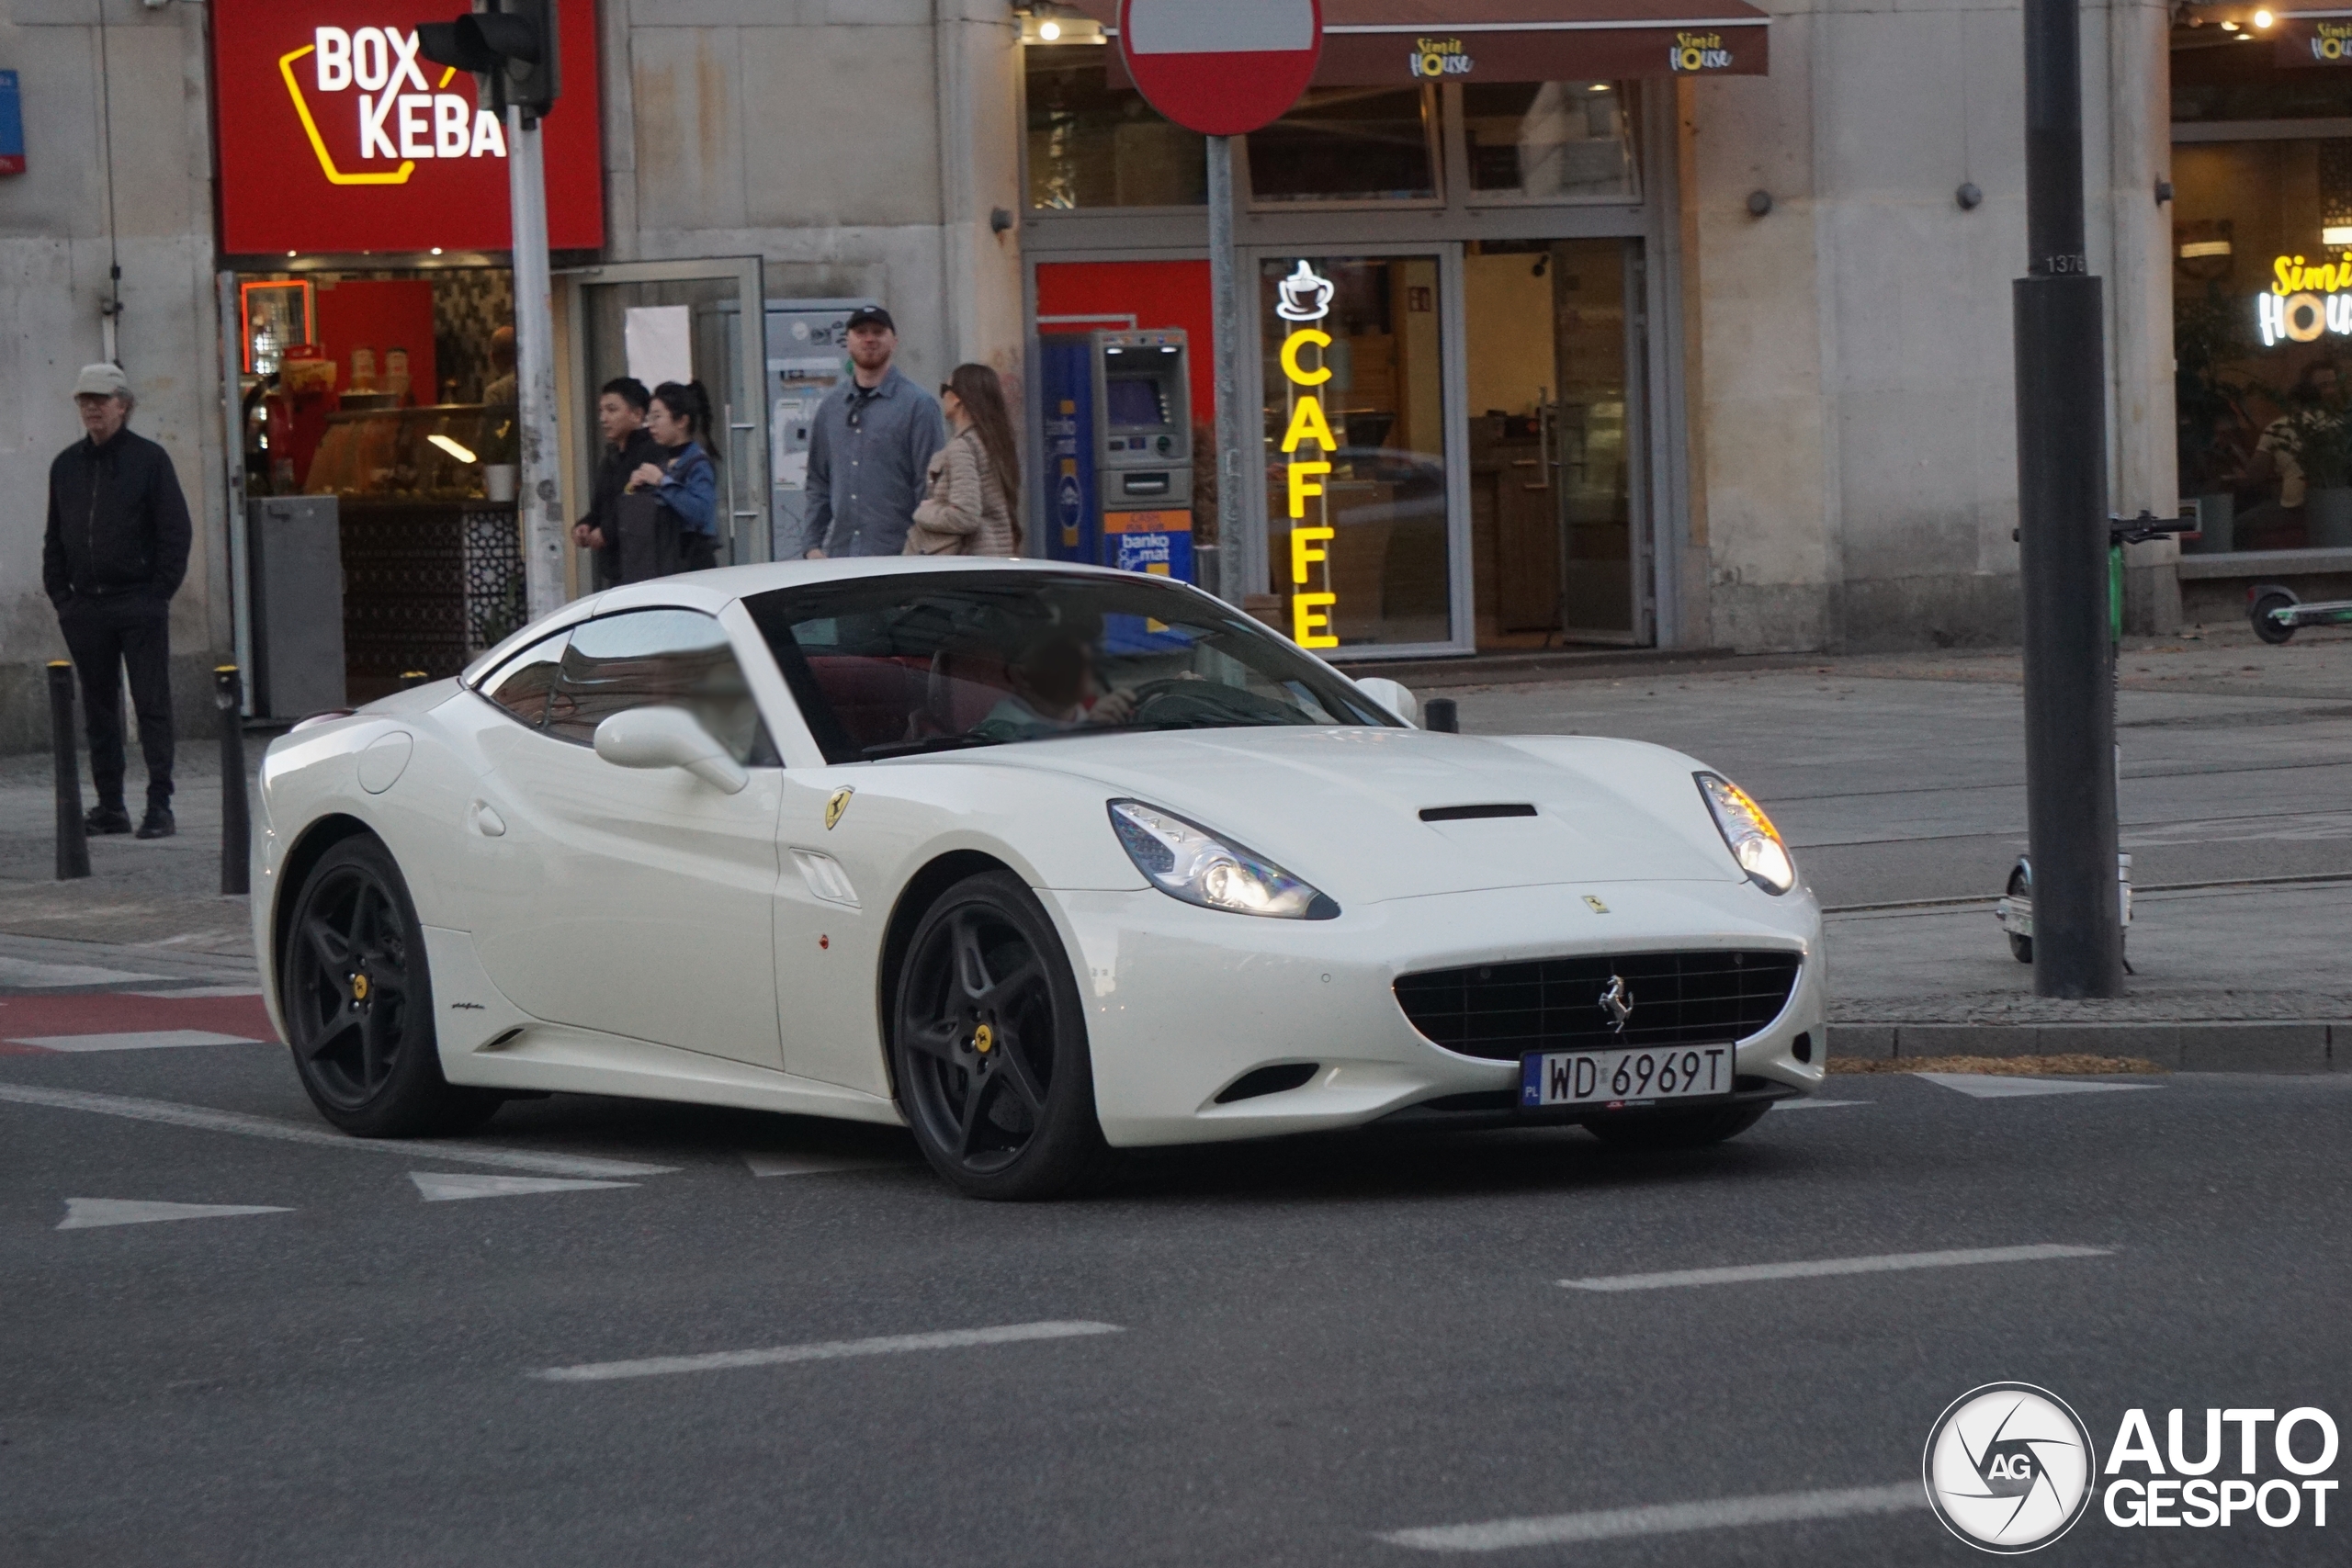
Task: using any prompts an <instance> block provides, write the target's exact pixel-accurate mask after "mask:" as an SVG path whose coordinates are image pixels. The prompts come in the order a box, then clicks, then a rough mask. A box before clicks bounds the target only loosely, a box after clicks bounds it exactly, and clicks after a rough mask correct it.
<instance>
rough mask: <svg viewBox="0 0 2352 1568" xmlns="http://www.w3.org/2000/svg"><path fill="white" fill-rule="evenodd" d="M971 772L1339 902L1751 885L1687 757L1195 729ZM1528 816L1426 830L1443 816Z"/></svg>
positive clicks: (1643, 749) (1529, 740)
mask: <svg viewBox="0 0 2352 1568" xmlns="http://www.w3.org/2000/svg"><path fill="white" fill-rule="evenodd" d="M960 756H961V757H965V758H968V759H970V760H971V761H974V762H981V761H985V762H986V763H987V764H989V765H993V766H1014V767H1020V768H1023V769H1035V770H1037V771H1040V772H1049V773H1057V774H1060V775H1062V776H1064V777H1065V778H1069V779H1076V780H1083V781H1086V782H1089V783H1091V784H1099V785H1100V786H1101V787H1102V789H1103V797H1104V799H1105V800H1109V799H1114V798H1120V797H1133V798H1135V799H1138V800H1143V801H1147V802H1148V803H1150V804H1151V805H1154V806H1159V807H1164V808H1166V809H1168V810H1170V811H1173V812H1175V813H1177V814H1178V815H1180V816H1182V817H1186V818H1192V819H1193V821H1195V822H1197V823H1199V824H1200V825H1201V826H1202V827H1203V828H1205V829H1208V830H1209V831H1210V832H1212V833H1216V834H1218V835H1220V836H1229V837H1230V838H1231V839H1232V840H1234V841H1235V842H1237V843H1238V844H1239V845H1241V846H1243V847H1246V848H1248V849H1250V850H1251V851H1254V852H1257V853H1259V854H1261V855H1264V856H1266V857H1268V858H1269V859H1272V860H1273V861H1275V862H1276V863H1279V864H1281V865H1282V866H1283V867H1284V868H1285V869H1286V870H1288V871H1290V872H1292V873H1294V874H1296V875H1299V876H1302V877H1305V878H1306V880H1307V881H1308V882H1310V883H1313V884H1314V885H1315V886H1317V887H1319V888H1321V889H1322V890H1323V891H1324V892H1326V893H1328V894H1329V895H1330V896H1331V897H1334V898H1336V899H1338V900H1339V901H1340V905H1341V906H1342V907H1343V908H1344V907H1345V906H1347V905H1348V904H1350V903H1351V902H1353V903H1358V904H1362V903H1372V902H1379V901H1382V900H1385V899H1390V898H1412V897H1427V896H1430V895H1432V894H1442V893H1466V892H1475V891H1477V890H1478V889H1481V888H1489V887H1524V886H1541V885H1544V884H1552V883H1569V884H1577V883H1589V884H1599V883H1604V882H1717V883H1724V882H1738V881H1741V880H1743V878H1742V875H1741V874H1740V872H1739V869H1738V867H1737V865H1736V863H1734V861H1733V860H1732V858H1731V853H1730V852H1729V850H1727V849H1726V848H1725V847H1724V841H1723V838H1722V835H1721V834H1720V833H1719V832H1718V831H1717V829H1716V828H1715V826H1714V822H1713V818H1711V817H1709V816H1708V814H1707V810H1706V807H1705V804H1704V801H1703V800H1702V796H1701V795H1700V793H1699V790H1698V787H1697V785H1696V784H1693V783H1692V782H1691V773H1693V772H1694V771H1695V770H1696V769H1697V767H1698V764H1697V763H1695V762H1693V761H1691V759H1690V758H1688V757H1685V756H1682V755H1680V754H1679V753H1678V752H1673V751H1668V750H1665V749H1664V748H1662V747H1657V746H1649V745H1644V744H1642V743H1640V742H1636V741H1625V740H1605V739H1588V738H1582V737H1571V736H1531V737H1523V738H1500V737H1487V736H1469V735H1442V734H1436V733H1431V732H1429V731H1423V730H1408V729H1368V728H1333V729H1308V728H1295V729H1294V728H1280V729H1276V728H1265V729H1197V730H1182V731H1176V732H1171V733H1166V734H1132V733H1129V734H1115V735H1104V736H1087V737H1069V738H1063V739H1054V740H1045V741H1034V742H1028V743H1024V744H1018V745H1010V746H1001V747H990V748H989V749H987V750H981V751H973V752H967V753H961V754H960ZM1475 806H1519V807H1533V808H1534V813H1535V814H1534V815H1533V816H1532V817H1531V816H1526V815H1516V816H1508V817H1491V818H1472V819H1465V820H1451V821H1436V822H1430V821H1425V820H1423V818H1422V817H1421V813H1422V812H1423V811H1424V810H1427V809H1430V808H1443V807H1475Z"/></svg>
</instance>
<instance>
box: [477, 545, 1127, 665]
mask: <svg viewBox="0 0 2352 1568" xmlns="http://www.w3.org/2000/svg"><path fill="white" fill-rule="evenodd" d="M949 571H959V572H968V571H994V572H1005V573H1010V574H1019V573H1023V572H1033V573H1040V574H1042V573H1046V572H1051V573H1053V574H1054V575H1056V576H1067V575H1069V573H1072V572H1080V573H1086V574H1089V575H1092V576H1100V577H1132V576H1135V575H1136V574H1135V573H1133V572H1126V571H1120V570H1115V569H1114V568H1111V567H1102V566H1087V565H1084V564H1081V563H1080V562H1078V561H1056V560H1038V559H1034V558H1006V557H1002V556H852V557H846V558H840V559H827V560H788V561H763V562H760V563H758V564H757V565H753V566H722V567H718V568H716V569H714V570H709V571H690V572H683V573H681V574H679V575H677V576H675V577H658V578H654V579H651V580H650V581H645V582H631V583H627V584H624V585H623V586H621V587H619V588H607V589H605V591H604V592H601V593H592V594H589V595H588V596H587V597H585V598H582V599H575V600H573V601H572V602H571V604H566V605H565V606H564V607H563V608H562V609H560V610H558V611H556V612H555V613H554V614H552V615H543V616H541V617H540V618H539V619H537V620H536V621H533V622H532V623H531V624H530V625H529V626H525V627H524V628H523V629H522V630H520V631H518V632H516V633H515V634H514V635H513V636H511V637H507V638H506V639H505V640H504V641H503V642H501V643H500V644H499V645H498V646H497V647H495V648H493V649H491V650H490V651H489V652H487V653H484V654H482V655H481V657H480V658H478V659H476V660H473V661H472V662H471V663H469V664H468V665H467V666H466V668H465V671H463V673H461V674H460V675H459V676H458V680H459V681H461V682H464V683H465V684H466V685H469V686H471V685H474V684H475V683H477V682H480V681H481V678H482V677H483V676H485V675H487V674H489V673H490V672H491V671H492V670H495V669H496V668H498V666H499V665H500V664H502V663H503V662H505V660H506V659H507V658H508V656H509V655H511V654H513V653H515V652H516V651H518V650H520V649H525V648H528V647H529V646H530V645H531V644H533V643H535V642H537V641H538V640H539V639H540V638H541V637H550V636H552V635H554V634H555V633H556V632H559V631H561V630H562V629H563V628H564V627H566V626H577V625H578V624H579V623H580V622H582V621H584V620H588V619H590V618H592V617H594V616H596V615H611V614H613V613H614V612H615V611H618V610H650V609H663V608H675V609H682V610H700V611H702V612H703V613H704V614H706V615H718V613H719V612H720V611H722V610H724V609H725V608H727V606H728V605H729V604H734V603H735V602H736V601H738V600H740V599H747V598H750V597H752V595H754V594H759V593H767V592H773V591H775V590H776V589H779V588H805V587H809V586H812V585H815V584H818V583H825V582H848V581H858V580H862V579H871V578H876V577H922V576H928V575H935V574H937V573H940V572H949ZM1159 581H1168V580H1167V579H1164V578H1163V579H1160V580H1159Z"/></svg>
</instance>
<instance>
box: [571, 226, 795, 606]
mask: <svg viewBox="0 0 2352 1568" xmlns="http://www.w3.org/2000/svg"><path fill="white" fill-rule="evenodd" d="M556 286H557V299H556V306H557V333H558V336H559V338H560V340H561V347H562V350H563V352H562V353H561V354H560V357H559V359H558V363H557V389H556V390H557V399H558V401H559V402H560V405H561V407H562V412H563V429H564V447H565V457H566V463H565V471H566V472H567V473H569V474H570V475H571V478H572V484H571V488H570V491H569V495H570V498H571V500H570V504H571V511H572V513H573V515H574V516H577V515H579V514H580V513H582V512H585V511H586V510H587V508H588V497H589V495H590V494H591V493H592V491H593V490H594V484H595V477H596V468H597V465H598V464H600V463H601V462H602V461H603V460H604V454H605V448H604V440H603V437H602V436H601V434H599V433H598V431H597V428H596V398H597V392H598V389H600V388H602V387H603V386H604V385H605V382H607V381H610V380H612V379H614V378H616V377H621V376H634V377H636V378H637V379H639V380H640V381H642V382H644V383H645V385H646V387H647V389H649V390H650V389H652V388H654V387H656V386H658V385H660V384H661V383H662V382H663V381H687V380H694V381H700V382H701V383H702V384H703V388H704V389H705V390H706V391H707V392H708V393H709V394H710V403H711V412H712V415H713V423H715V424H716V425H717V426H718V429H717V430H716V431H715V432H714V434H716V436H717V438H718V439H717V446H718V450H717V451H716V452H714V453H713V454H712V456H713V457H714V458H715V459H716V462H717V466H718V486H719V499H720V502H721V503H722V505H721V512H722V522H723V524H724V526H723V527H722V529H721V531H720V539H719V546H718V560H719V564H720V565H722V566H729V565H733V566H741V565H743V564H745V563H746V562H750V561H762V560H766V559H767V558H769V555H770V546H771V542H772V536H771V530H770V525H769V513H770V508H771V504H772V494H771V491H770V488H769V474H768V457H769V453H768V443H767V441H766V439H765V429H766V422H765V421H764V420H763V418H762V414H763V410H764V409H765V407H766V402H767V391H766V385H765V383H766V378H767V310H766V299H765V289H764V287H763V282H762V279H761V267H760V258H759V257H757V256H720V257H714V258H709V259H705V260H698V261H672V262H628V263H619V264H615V265H609V266H592V267H581V268H576V269H573V270H571V271H566V272H561V273H558V274H557V275H556ZM575 555H576V557H577V558H576V559H575V561H574V570H575V571H576V573H577V576H576V578H575V580H574V581H575V583H576V585H577V589H578V591H579V592H588V590H589V587H590V585H591V583H592V581H593V574H592V572H591V570H590V567H589V563H588V560H587V555H588V552H586V551H584V550H583V551H578V552H575Z"/></svg>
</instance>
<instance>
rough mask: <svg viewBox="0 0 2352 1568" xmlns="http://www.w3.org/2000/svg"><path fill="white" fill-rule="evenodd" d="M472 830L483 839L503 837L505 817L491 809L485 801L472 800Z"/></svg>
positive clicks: (504, 833)
mask: <svg viewBox="0 0 2352 1568" xmlns="http://www.w3.org/2000/svg"><path fill="white" fill-rule="evenodd" d="M474 830H475V831H476V832H478V833H480V834H481V836H482V837H483V838H485V839H503V838H504V837H505V836H506V818H503V817H501V816H500V815H499V814H498V813H497V812H495V811H492V809H491V808H490V807H489V805H488V804H487V803H486V802H483V801H479V800H477V801H475V802H474Z"/></svg>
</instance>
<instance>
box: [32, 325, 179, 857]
mask: <svg viewBox="0 0 2352 1568" xmlns="http://www.w3.org/2000/svg"><path fill="white" fill-rule="evenodd" d="M131 402H132V400H131V396H130V380H129V378H126V377H125V376H124V375H123V373H122V371H121V370H120V368H119V367H116V366H112V365H86V366H84V367H82V378H81V379H80V380H78V381H76V382H75V383H74V406H75V407H76V408H77V409H78V410H79V411H80V412H81V415H82V428H83V429H84V430H85V431H86V432H87V433H88V434H87V435H85V437H84V439H82V440H80V441H77V442H75V443H74V445H73V446H69V447H67V448H66V449H65V450H64V451H62V452H61V453H59V454H58V456H57V461H56V462H54V463H51V465H50V468H49V535H48V537H47V538H46V539H45V540H44V541H43V543H42V546H41V559H40V568H41V584H42V586H43V587H45V588H46V589H48V591H49V598H50V603H51V604H55V605H56V606H57V624H58V626H59V627H60V628H61V629H62V630H63V632H64V633H65V647H66V649H67V650H68V651H69V652H71V653H72V654H73V655H74V671H75V672H76V673H78V674H79V675H80V676H81V679H82V707H83V712H84V716H85V722H86V725H87V733H88V735H89V740H90V778H91V782H92V783H94V784H96V785H97V789H98V804H97V806H96V807H95V808H94V809H93V810H92V811H91V812H90V814H89V817H88V818H87V820H88V822H89V828H90V831H91V832H93V833H128V832H130V812H129V811H127V810H126V809H124V806H123V797H122V776H123V754H122V682H123V672H125V671H128V672H129V674H130V701H131V704H132V705H133V706H134V707H135V708H137V710H138V713H139V749H140V750H141V752H143V753H145V755H146V758H147V814H146V816H145V817H144V818H141V821H140V824H139V836H140V837H141V838H142V839H161V838H165V837H168V836H169V835H170V834H171V833H172V832H173V831H174V830H175V829H174V824H173V821H172V679H171V658H172V649H171V635H170V633H171V626H170V622H171V605H172V595H173V594H175V593H176V592H179V586H180V580H181V579H182V578H184V577H186V576H187V552H188V543H189V536H190V530H189V527H188V519H187V499H186V498H185V497H184V496H182V495H181V494H180V481H179V476H178V475H177V474H176V473H175V472H173V470H172V459H171V457H170V455H169V454H168V453H166V452H165V451H164V449H163V448H162V447H161V446H156V445H155V443H153V441H150V440H148V439H147V438H146V437H145V436H143V435H138V434H133V433H132V432H130V430H128V429H126V428H124V423H125V422H126V421H127V420H129V419H130V409H131Z"/></svg>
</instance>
